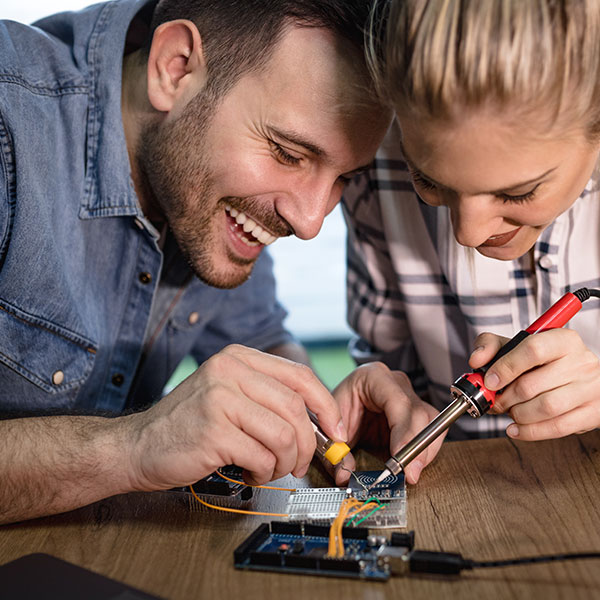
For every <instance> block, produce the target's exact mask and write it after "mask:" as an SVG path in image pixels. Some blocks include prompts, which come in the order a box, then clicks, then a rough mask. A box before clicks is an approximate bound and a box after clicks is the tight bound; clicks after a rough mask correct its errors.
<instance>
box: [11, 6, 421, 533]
mask: <svg viewBox="0 0 600 600" xmlns="http://www.w3.org/2000/svg"><path fill="white" fill-rule="evenodd" d="M367 12H368V6H367V3H365V2H362V1H359V0H356V1H355V2H348V1H347V0H326V1H325V0H322V1H311V0H302V1H298V0H294V1H286V0H272V1H269V2H267V1H265V0H256V1H245V2H216V1H215V2H210V1H206V2H189V1H185V0H163V1H162V2H159V3H158V5H157V6H155V3H154V2H148V1H147V0H145V1H144V0H137V1H135V0H119V1H114V2H108V3H106V4H101V5H96V6H93V7H90V8H88V9H86V10H84V11H82V12H81V13H66V14H63V15H57V16H54V17H50V18H48V19H45V20H43V21H41V22H40V23H38V27H37V28H31V27H25V26H22V25H19V24H16V23H9V22H6V23H4V24H2V25H1V26H0V52H1V55H2V60H1V61H0V62H1V64H2V65H3V67H2V74H1V75H0V140H1V143H2V154H1V157H0V165H1V166H2V168H1V170H0V177H1V183H2V185H0V232H1V242H0V260H1V261H2V263H1V274H0V309H1V310H0V343H1V348H0V373H1V375H0V377H2V392H0V408H1V411H2V414H3V416H4V417H5V420H4V421H2V422H0V456H1V457H2V460H0V464H1V466H0V476H1V478H2V481H3V485H2V491H0V519H1V520H2V521H5V522H7V521H11V520H17V519H24V518H30V517H34V516H38V515H43V514H51V513H55V512H60V511H64V510H69V509H72V508H74V507H77V506H81V505H84V504H87V503H90V502H93V501H95V500H98V499H100V498H103V497H107V496H110V495H113V494H117V493H122V492H127V491H132V490H156V489H164V488H168V487H172V486H176V485H186V484H189V483H191V482H193V481H196V480H197V479H199V478H201V477H203V476H205V475H207V474H208V473H210V472H212V471H213V470H214V469H216V468H217V467H219V466H222V465H225V464H229V463H235V464H238V465H240V466H241V467H243V468H244V469H245V470H246V478H247V480H248V481H250V482H259V483H262V482H266V481H268V480H270V479H272V478H277V477H280V476H282V475H284V474H287V473H289V472H292V473H293V474H295V475H297V476H301V475H303V474H304V473H305V472H306V470H307V468H308V464H309V462H310V459H311V457H312V454H313V452H314V446H315V440H314V434H313V432H312V428H311V426H310V423H309V421H308V418H307V414H306V407H308V408H310V409H311V410H312V411H314V412H315V413H316V414H317V415H318V417H319V419H320V422H321V425H322V427H323V429H324V431H325V432H326V433H327V434H328V435H329V436H331V437H333V438H334V439H336V440H345V439H346V438H347V437H348V435H349V434H348V432H347V431H346V426H345V425H344V423H343V422H342V419H341V415H340V411H339V409H338V407H337V405H336V402H335V401H334V399H333V397H332V396H331V395H330V394H329V393H328V392H327V390H326V389H325V388H324V387H323V386H322V385H321V384H320V382H319V381H318V380H317V378H316V377H315V376H314V374H313V373H312V372H311V371H310V369H308V368H307V367H305V366H303V365H301V364H298V363H295V362H290V361H289V360H286V359H285V358H281V357H287V358H292V359H295V360H298V361H302V360H304V359H305V353H304V352H303V351H302V349H301V348H300V347H299V346H298V345H296V344H295V343H294V342H293V340H292V338H291V337H290V336H289V334H288V333H287V332H286V331H285V330H284V328H283V326H282V319H283V316H284V311H283V309H282V308H281V307H280V306H279V305H278V304H277V302H276V300H275V295H274V282H273V277H272V273H271V264H270V260H269V258H268V256H266V255H264V256H263V255H262V250H263V248H264V246H265V245H268V244H270V243H272V242H273V241H274V240H275V239H277V238H278V237H281V236H286V235H291V234H294V235H297V236H299V237H300V238H303V239H309V238H312V237H314V236H315V235H316V234H317V232H318V231H319V228H320V227H321V224H322V221H323V219H324V217H325V216H326V215H327V213H328V212H330V211H331V210H332V208H333V207H334V205H335V204H336V203H337V202H338V200H339V198H340V194H341V190H342V186H343V184H344V182H345V181H346V179H348V178H349V177H351V176H352V174H353V173H355V172H356V171H357V170H360V169H362V168H363V167H364V166H365V165H367V164H368V163H369V162H370V161H371V160H372V158H373V156H374V153H375V150H376V148H377V145H378V144H379V142H380V141H381V139H382V137H383V134H384V132H385V129H386V127H387V125H388V122H389V113H388V111H387V110H386V109H384V108H382V107H381V106H379V105H378V103H377V102H376V101H375V100H374V99H373V97H372V96H371V94H370V91H369V79H368V77H367V74H366V68H365V66H364V60H363V58H362V50H361V44H362V24H363V23H364V22H365V19H366V16H367ZM149 23H150V31H151V32H152V35H147V34H146V32H145V29H146V28H147V27H148V24H149ZM147 39H148V40H150V41H149V42H148V43H146V44H144V41H145V40H147ZM123 48H125V50H123ZM251 273H252V278H250V274H251ZM238 286H239V287H238ZM232 342H237V343H238V344H243V345H228V344H231V343H232ZM246 346H253V347H254V348H257V349H258V350H256V349H250V348H249V347H246ZM259 350H262V351H267V352H268V353H265V352H261V351H259ZM190 352H191V353H192V354H194V355H195V356H196V358H197V359H198V361H199V363H201V367H200V368H199V369H198V370H197V371H196V372H195V373H194V374H193V375H192V376H191V377H189V378H188V379H187V380H186V381H185V382H184V383H182V384H181V385H180V386H179V387H178V388H177V389H175V390H174V391H173V392H172V393H171V394H169V395H168V396H166V397H165V398H164V399H162V400H161V401H160V402H156V403H155V404H154V405H152V403H153V402H155V401H157V400H158V399H159V398H160V394H161V390H162V388H163V386H164V384H165V382H166V381H167V379H168V377H169V376H170V374H171V373H172V371H173V370H174V368H175V367H176V365H177V363H178V362H179V360H180V359H181V358H182V357H183V356H184V355H186V354H188V353H190ZM275 355H280V356H275ZM394 377H395V376H392V375H391V374H390V372H389V371H387V369H385V368H383V367H381V366H380V367H375V368H367V369H363V370H359V372H358V373H357V374H355V375H353V376H352V377H351V379H349V380H348V381H347V382H346V384H345V385H344V386H343V388H342V391H341V392H340V394H342V395H344V396H345V397H346V398H347V399H348V403H349V404H351V405H352V406H353V407H354V409H355V410H354V415H355V416H356V415H361V416H362V414H363V412H364V411H365V410H375V412H379V413H382V414H385V415H386V416H387V417H388V420H390V419H391V420H392V421H391V422H392V425H397V433H396V434H394V433H393V432H392V435H393V436H394V435H396V437H398V436H399V435H400V434H401V433H403V434H406V433H407V430H409V429H410V417H406V418H405V413H406V412H407V411H405V410H404V409H403V410H402V411H400V413H398V409H397V408H389V407H390V406H391V398H392V397H396V396H397V395H398V391H399V390H400V386H398V385H397V383H396V382H395V379H394ZM366 384H369V385H366ZM380 386H383V389H382V391H381V393H379V392H377V389H378V388H379V387H380ZM366 392H368V393H366ZM367 397H368V398H369V399H368V402H370V403H371V404H368V402H367V400H365V398H367ZM371 397H373V398H376V399H377V400H372V399H370V398H371ZM415 401H416V402H418V400H415V399H414V398H412V397H411V398H410V399H409V402H408V405H409V406H410V403H411V402H415ZM150 405H152V406H151V408H147V410H141V408H146V407H147V406H150ZM419 406H420V405H419ZM365 407H367V408H366V409H365ZM132 409H135V411H134V410H132ZM428 410H429V409H423V408H420V409H419V410H417V411H416V414H420V415H422V417H421V421H424V420H426V419H427V418H428V416H429V413H428V412H427V411H428ZM123 411H125V414H124V415H122V416H117V417H114V418H106V415H119V414H120V413H122V412H123ZM419 411H420V412H419ZM408 412H410V411H408ZM98 414H102V415H103V416H92V415H98ZM355 421H356V419H355ZM407 422H408V423H409V425H406V423H407ZM418 424H419V425H420V424H421V423H420V422H419V423H418ZM350 436H351V437H353V438H355V439H356V438H357V437H358V425H357V423H356V422H355V423H354V424H353V430H352V431H351V432H350Z"/></svg>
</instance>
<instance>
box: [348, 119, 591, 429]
mask: <svg viewBox="0 0 600 600" xmlns="http://www.w3.org/2000/svg"><path fill="white" fill-rule="evenodd" d="M399 139H400V132H399V129H398V126H397V124H396V123H395V124H394V125H393V127H392V129H391V130H390V132H389V133H388V136H387V138H386V140H385V141H384V144H383V145H382V147H381V149H380V150H379V152H378V155H377V158H376V161H375V164H374V166H373V168H372V169H371V170H370V171H369V172H368V173H366V174H364V175H362V176H360V177H358V178H356V179H355V180H354V181H353V182H352V183H351V184H350V185H349V186H348V187H347V189H346V191H345V193H344V214H345V217H346V220H347V223H348V275H347V284H348V321H349V323H350V326H351V327H352V328H353V329H354V331H355V332H356V333H357V334H358V337H357V338H355V339H354V340H352V342H351V344H350V349H351V353H352V355H353V357H354V358H355V360H356V361H357V362H358V363H361V364H362V363H365V362H369V361H373V360H380V361H382V362H384V363H385V364H387V365H388V366H389V367H390V368H392V369H399V370H402V371H404V372H406V373H407V375H409V377H410V378H411V381H412V383H413V386H414V388H415V391H416V392H417V394H419V395H420V396H421V397H422V398H425V399H427V400H428V401H429V402H431V403H432V404H433V405H434V406H435V407H436V408H437V409H439V410H441V409H442V408H444V407H445V406H447V405H448V403H449V401H450V393H449V385H450V384H451V383H452V382H453V381H454V380H455V379H456V378H457V377H458V376H459V375H460V374H462V373H464V372H468V371H470V370H471V369H470V368H469V366H468V364H467V360H468V357H469V355H470V353H471V351H472V349H473V341H474V339H475V337H476V336H477V335H478V334H479V333H481V332H484V331H491V332H494V333H496V334H499V335H502V336H505V337H512V336H513V335H515V333H517V332H518V331H519V330H521V329H525V328H526V327H528V326H529V325H530V324H531V323H532V322H533V321H534V320H535V319H536V318H537V317H538V316H539V315H540V314H541V313H542V312H544V311H545V310H546V309H547V308H548V307H549V306H551V305H552V304H553V303H554V302H555V301H556V300H558V298H560V297H561V296H562V295H563V294H564V293H565V292H567V291H572V290H576V289H578V288H580V287H594V288H598V287H600V202H599V191H600V187H599V186H598V181H597V180H596V175H594V178H593V179H592V180H590V182H589V183H588V185H587V186H586V189H585V190H584V191H583V193H582V195H581V196H580V198H579V199H578V200H577V201H576V202H575V203H574V204H573V206H572V207H571V208H570V209H569V210H567V211H566V212H565V213H563V214H562V215H560V216H559V217H558V218H557V219H556V220H555V221H554V222H553V223H552V224H551V225H550V226H549V227H548V228H546V229H545V230H544V231H543V232H542V234H541V236H540V237H539V239H538V241H537V243H536V244H535V246H534V248H533V254H531V253H528V254H527V255H525V256H522V257H521V258H519V259H516V260H513V261H500V260H494V259H490V258H486V257H485V256H482V255H480V254H479V253H478V252H476V251H475V250H472V249H468V248H464V247H462V246H460V245H459V244H458V243H457V242H456V240H455V239H454V235H453V233H452V225H451V222H450V214H449V211H448V209H447V208H446V207H443V208H435V207H431V206H428V205H427V204H425V203H424V202H423V201H422V200H420V198H419V197H418V196H417V194H416V192H415V190H414V189H413V186H412V183H411V180H410V176H409V173H408V168H407V166H406V164H405V162H404V160H403V157H402V153H401V150H400V144H399V143H398V142H399ZM567 327H569V328H572V329H575V330H576V331H577V332H578V333H579V334H580V336H581V338H582V339H583V341H584V342H585V344H586V345H587V347H588V348H590V349H591V350H593V351H594V352H596V354H599V355H600V336H599V335H598V332H599V330H600V302H599V301H598V300H597V299H591V300H590V301H588V302H586V303H585V304H584V305H583V308H582V310H581V311H580V312H579V313H578V314H577V315H576V316H575V317H574V318H573V319H571V321H570V322H569V323H568V324H567ZM510 422H511V420H510V418H509V417H507V416H505V415H500V416H495V415H485V416H483V417H481V418H479V419H473V418H471V417H469V416H463V417H461V418H460V419H459V420H458V421H457V423H456V424H455V425H454V426H453V427H452V428H451V430H450V433H449V436H450V438H451V439H465V438H473V437H491V436H497V435H503V434H504V430H505V429H506V426H507V425H508V424H509V423H510Z"/></svg>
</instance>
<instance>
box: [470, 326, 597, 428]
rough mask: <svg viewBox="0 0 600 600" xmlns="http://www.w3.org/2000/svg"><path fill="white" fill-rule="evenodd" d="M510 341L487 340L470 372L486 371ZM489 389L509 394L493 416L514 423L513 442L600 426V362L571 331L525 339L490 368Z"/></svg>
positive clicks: (479, 341)
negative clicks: (501, 415) (499, 415)
mask: <svg viewBox="0 0 600 600" xmlns="http://www.w3.org/2000/svg"><path fill="white" fill-rule="evenodd" d="M507 341H508V339H507V338H503V337H500V336H497V335H494V334H491V333H483V334H481V335H480V336H479V337H478V338H477V339H476V340H475V346H476V349H475V351H474V352H473V353H472V354H471V357H470V359H469V364H470V366H471V367H473V368H474V369H476V368H478V367H482V366H483V365H485V364H486V363H487V362H489V361H490V360H491V359H492V358H493V357H494V355H495V354H496V352H498V350H500V348H501V347H502V346H503V345H504V344H505V343H506V342H507ZM484 383H485V386H486V387H487V388H488V389H490V390H500V389H503V392H502V393H501V394H499V395H497V396H496V403H495V405H494V408H493V409H492V411H491V412H494V413H503V412H507V413H508V414H509V415H510V416H511V417H512V418H513V420H514V421H515V423H514V424H511V425H510V426H509V427H508V428H507V430H506V432H507V434H508V435H509V436H510V437H513V438H518V439H522V440H545V439H551V438H559V437H563V436H566V435H570V434H572V433H584V432H586V431H590V430H591V429H595V428H596V427H598V426H600V361H599V360H598V357H597V356H596V355H595V354H594V353H593V352H592V351H591V350H589V349H588V348H587V347H586V346H585V344H584V343H583V341H582V340H581V338H580V337H579V334H578V333H577V332H575V331H573V330H571V329H551V330H548V331H543V332H541V333H536V334H535V335H530V336H529V337H527V338H525V339H524V340H523V341H522V342H521V343H519V344H518V345H517V346H516V347H515V348H513V349H512V350H511V351H510V352H508V353H507V354H505V355H504V356H503V357H502V358H500V359H498V361H497V362H495V363H494V364H493V365H492V366H491V367H490V369H489V371H488V372H487V373H486V375H485V380H484Z"/></svg>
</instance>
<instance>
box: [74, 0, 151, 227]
mask: <svg viewBox="0 0 600 600" xmlns="http://www.w3.org/2000/svg"><path fill="white" fill-rule="evenodd" d="M154 1H155V0H114V1H112V2H107V3H106V4H104V5H102V6H101V7H100V10H99V14H98V19H97V20H96V22H95V24H94V27H93V30H92V31H91V35H90V36H89V38H88V40H89V41H88V48H87V58H88V66H89V75H88V76H89V79H90V100H89V110H88V118H87V168H86V173H87V175H86V183H85V197H84V200H83V203H82V206H81V210H80V216H81V217H82V218H94V217H104V216H126V215H135V216H138V217H143V213H142V210H141V208H140V205H139V201H138V198H137V195H136V193H135V189H134V186H133V181H132V179H131V169H130V164H129V156H128V153H127V144H126V142H125V132H124V129H123V120H122V113H121V78H122V66H123V51H124V47H125V38H126V35H127V30H128V28H129V24H130V23H131V20H132V19H133V17H134V16H135V15H136V13H137V12H138V11H139V10H140V9H141V8H142V7H144V6H145V5H146V4H149V3H150V2H154Z"/></svg>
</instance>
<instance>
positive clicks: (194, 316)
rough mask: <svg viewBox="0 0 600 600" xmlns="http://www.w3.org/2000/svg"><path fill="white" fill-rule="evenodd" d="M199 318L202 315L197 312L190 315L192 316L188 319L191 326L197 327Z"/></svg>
mask: <svg viewBox="0 0 600 600" xmlns="http://www.w3.org/2000/svg"><path fill="white" fill-rule="evenodd" d="M199 318H200V315H199V314H198V313H197V312H193V313H190V316H189V317H188V323H189V324H190V325H195V324H196V323H197V322H198V319H199Z"/></svg>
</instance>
